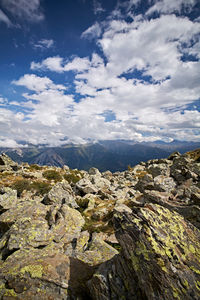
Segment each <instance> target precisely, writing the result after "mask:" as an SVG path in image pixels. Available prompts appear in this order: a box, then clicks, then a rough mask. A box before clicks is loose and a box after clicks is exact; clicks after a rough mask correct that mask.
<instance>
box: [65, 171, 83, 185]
mask: <svg viewBox="0 0 200 300" xmlns="http://www.w3.org/2000/svg"><path fill="white" fill-rule="evenodd" d="M63 177H64V179H65V180H67V181H68V182H69V183H77V182H78V181H79V180H80V179H81V178H82V177H83V175H82V174H81V172H80V171H78V170H70V171H69V173H67V174H64V175H63Z"/></svg>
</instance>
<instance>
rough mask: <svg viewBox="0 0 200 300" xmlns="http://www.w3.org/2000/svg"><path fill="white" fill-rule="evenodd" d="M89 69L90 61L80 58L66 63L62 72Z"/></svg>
mask: <svg viewBox="0 0 200 300" xmlns="http://www.w3.org/2000/svg"><path fill="white" fill-rule="evenodd" d="M89 67H90V61H89V60H88V58H87V57H85V58H80V57H75V58H74V59H73V60H72V61H71V62H68V63H67V64H66V65H65V66H64V68H63V70H64V71H77V72H81V71H85V70H87V69H88V68H89Z"/></svg>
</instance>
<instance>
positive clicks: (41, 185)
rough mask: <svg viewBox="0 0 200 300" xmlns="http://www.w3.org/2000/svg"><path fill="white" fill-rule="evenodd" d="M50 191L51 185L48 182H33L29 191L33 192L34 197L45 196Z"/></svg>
mask: <svg viewBox="0 0 200 300" xmlns="http://www.w3.org/2000/svg"><path fill="white" fill-rule="evenodd" d="M50 189H51V185H50V183H48V182H44V181H35V182H33V183H32V184H31V190H34V191H35V195H36V196H39V195H42V196H43V195H45V194H47V193H48V192H49V191H50Z"/></svg>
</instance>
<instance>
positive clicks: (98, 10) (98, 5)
mask: <svg viewBox="0 0 200 300" xmlns="http://www.w3.org/2000/svg"><path fill="white" fill-rule="evenodd" d="M93 7H94V14H95V15H97V14H100V13H102V12H104V11H105V9H104V8H103V7H102V5H101V3H100V2H99V1H98V0H93Z"/></svg>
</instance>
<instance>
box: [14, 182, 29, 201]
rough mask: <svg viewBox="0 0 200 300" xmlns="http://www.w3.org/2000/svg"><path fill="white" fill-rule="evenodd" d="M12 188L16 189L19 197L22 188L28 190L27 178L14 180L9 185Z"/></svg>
mask: <svg viewBox="0 0 200 300" xmlns="http://www.w3.org/2000/svg"><path fill="white" fill-rule="evenodd" d="M10 187H11V188H12V189H14V190H17V196H18V197H20V196H21V194H22V192H23V191H24V190H26V191H30V190H31V184H30V181H29V180H27V179H19V180H16V181H15V182H14V183H13V184H12V185H11V186H10Z"/></svg>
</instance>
